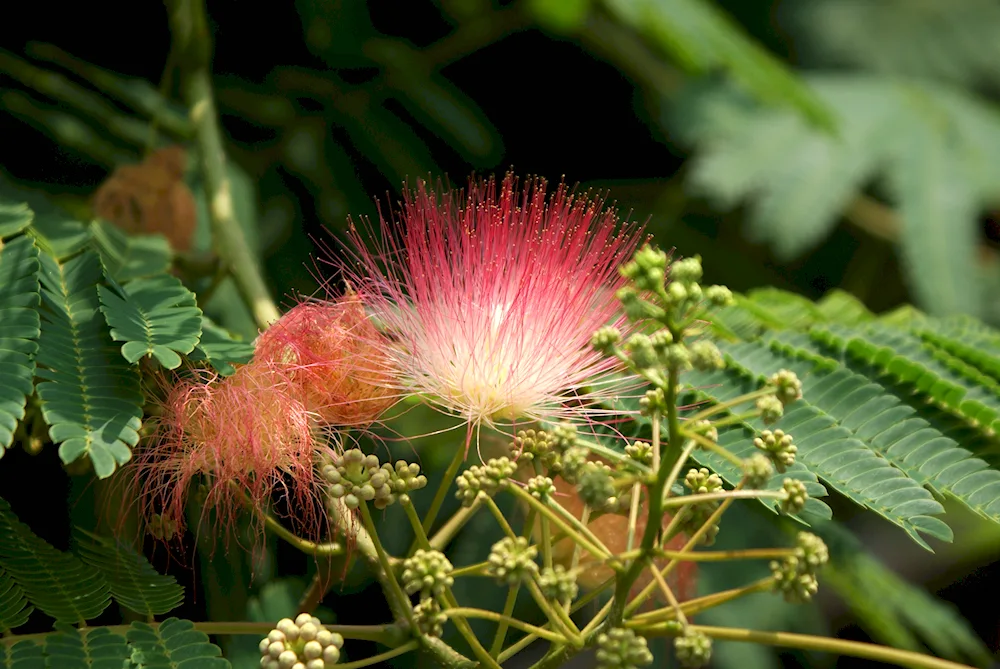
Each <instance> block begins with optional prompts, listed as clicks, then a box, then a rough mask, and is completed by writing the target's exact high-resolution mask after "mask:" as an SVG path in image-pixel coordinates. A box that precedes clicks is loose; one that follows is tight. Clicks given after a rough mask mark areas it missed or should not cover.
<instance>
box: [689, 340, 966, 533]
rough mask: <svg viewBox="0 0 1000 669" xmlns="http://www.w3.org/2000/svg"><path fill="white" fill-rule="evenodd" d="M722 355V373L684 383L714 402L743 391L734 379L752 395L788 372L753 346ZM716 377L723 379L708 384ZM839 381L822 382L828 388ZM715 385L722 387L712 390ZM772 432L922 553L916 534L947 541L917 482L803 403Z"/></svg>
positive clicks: (746, 451) (695, 375) (748, 449)
mask: <svg viewBox="0 0 1000 669" xmlns="http://www.w3.org/2000/svg"><path fill="white" fill-rule="evenodd" d="M723 352H724V353H725V354H726V356H727V362H728V365H727V369H726V370H723V371H722V372H719V373H716V374H704V373H700V372H692V373H690V374H689V375H688V378H687V379H686V380H687V381H689V382H691V383H693V384H695V385H696V386H698V387H700V388H702V389H703V390H702V391H701V392H703V393H705V394H706V395H708V396H710V397H715V398H717V399H719V400H724V399H728V398H729V397H728V396H729V395H732V396H735V395H737V394H738V393H736V392H733V391H732V390H730V389H731V388H733V387H734V386H737V387H738V386H739V385H742V384H739V383H738V377H739V376H744V377H746V378H748V379H750V380H752V383H751V384H749V386H746V385H744V387H743V389H752V388H753V387H754V386H755V385H756V383H759V381H760V380H761V379H762V378H764V377H767V376H770V375H771V374H773V373H774V372H777V371H778V370H779V369H782V368H783V367H788V366H789V365H788V361H787V360H785V359H782V358H780V357H779V356H777V355H775V353H774V352H773V351H771V349H770V348H769V347H767V346H766V345H764V344H760V343H756V342H747V343H740V344H729V345H725V346H724V347H723ZM801 371H803V372H805V371H807V370H805V369H803V370H801ZM719 376H721V377H722V378H711V379H710V378H709V377H719ZM839 380H840V379H838V378H833V379H825V381H826V382H827V383H828V384H829V385H832V386H835V385H836V384H837V382H838V381H839ZM720 381H721V382H722V383H723V384H724V385H722V386H720V387H713V386H714V385H715V384H717V383H719V382H720ZM810 382H811V383H812V384H813V385H819V386H820V387H819V388H818V389H817V392H819V393H821V394H822V393H827V392H830V387H828V386H823V385H820V384H819V383H818V380H817V379H813V378H807V379H806V380H804V381H803V388H805V387H806V385H807V384H809V383H810ZM751 425H752V426H753V427H754V428H756V429H762V428H763V424H760V423H759V421H751ZM776 427H779V428H781V429H782V430H784V431H786V432H789V433H791V434H792V435H794V437H795V444H796V445H797V446H798V458H797V461H798V462H801V464H802V465H803V466H804V467H806V468H808V470H809V471H810V472H811V473H813V474H814V475H815V476H817V477H819V479H820V480H821V481H823V482H824V483H826V484H827V485H828V486H830V487H831V488H833V489H836V490H837V491H838V492H840V493H841V494H843V495H845V496H846V497H848V498H849V499H851V500H852V501H854V502H855V503H857V504H859V505H860V506H862V507H865V508H868V509H871V510H872V511H874V512H875V513H878V514H879V515H880V516H882V517H883V518H885V519H887V520H889V521H890V522H892V523H894V524H896V525H898V526H899V527H901V528H903V529H904V530H905V531H906V532H907V534H909V535H910V537H911V538H912V539H913V540H914V541H916V542H917V543H918V544H920V545H921V546H923V547H925V548H928V549H930V546H929V545H928V544H927V542H926V540H925V539H924V538H923V537H922V536H921V534H927V535H929V536H933V537H935V538H938V539H941V540H943V541H950V540H951V537H952V534H951V530H950V528H949V527H948V526H947V525H946V524H945V523H944V522H943V521H941V520H939V519H937V518H934V517H933V516H934V515H936V514H940V513H943V512H944V508H943V507H942V506H941V504H940V503H939V502H938V501H937V500H935V499H934V498H933V497H932V495H931V494H930V493H929V492H928V491H927V490H926V489H924V488H923V487H922V486H921V484H920V482H918V481H915V480H913V479H911V478H909V477H908V476H907V475H906V474H905V473H904V472H902V471H900V470H898V469H896V468H894V467H893V466H892V465H891V464H890V463H889V462H888V461H887V460H886V459H885V458H883V457H882V456H881V455H880V454H878V453H876V452H875V451H874V450H873V449H872V448H870V447H869V445H868V444H866V443H865V442H864V441H862V440H861V439H858V438H857V436H855V435H854V434H853V433H852V432H851V431H850V430H848V429H847V428H845V427H843V426H841V425H838V423H837V420H836V419H834V418H833V417H831V416H830V415H829V414H827V413H825V412H824V411H822V410H821V409H820V408H818V407H817V406H815V405H813V404H812V403H810V402H809V401H808V400H807V399H805V398H804V399H802V400H799V401H798V402H795V403H794V404H791V405H789V406H788V407H787V408H786V411H785V416H784V417H783V418H782V419H781V421H780V422H779V423H778V424H777V426H776ZM719 437H720V439H719V443H720V444H722V445H725V446H727V447H729V444H723V439H722V434H720V435H719ZM743 442H745V445H744V444H743V443H742V442H741V445H742V448H741V449H740V450H735V449H733V450H734V453H736V455H739V456H741V457H747V456H749V455H750V454H751V453H752V452H753V446H752V445H751V444H750V443H749V438H748V437H744V439H743ZM730 448H732V447H730ZM776 478H779V479H780V478H781V477H776Z"/></svg>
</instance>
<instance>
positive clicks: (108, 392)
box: [36, 251, 142, 478]
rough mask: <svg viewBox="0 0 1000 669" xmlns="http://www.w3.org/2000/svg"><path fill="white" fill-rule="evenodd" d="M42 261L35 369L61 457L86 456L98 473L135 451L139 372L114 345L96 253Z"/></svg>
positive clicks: (139, 413) (44, 412) (45, 257)
mask: <svg viewBox="0 0 1000 669" xmlns="http://www.w3.org/2000/svg"><path fill="white" fill-rule="evenodd" d="M40 261H41V267H42V274H41V280H42V301H43V307H44V309H43V312H42V333H41V337H40V340H39V342H40V343H39V351H38V357H37V361H38V365H39V369H38V370H37V372H36V375H37V376H38V377H39V378H40V379H41V380H42V381H41V383H39V384H38V396H39V397H40V398H41V400H42V415H43V416H44V417H45V421H46V422H47V423H48V424H49V436H50V437H51V438H52V441H53V442H55V443H57V444H60V446H59V456H60V458H62V460H63V462H66V463H69V462H73V461H74V460H76V459H77V458H79V457H81V456H83V455H89V456H90V460H91V462H92V463H93V465H94V471H95V472H96V473H97V475H98V476H99V477H101V478H106V477H108V476H110V475H111V474H112V473H113V472H114V471H115V469H116V468H117V466H118V465H120V464H123V463H125V462H127V461H128V460H129V458H130V457H131V456H132V451H131V450H130V448H129V447H130V446H135V444H136V443H137V442H138V440H139V433H138V429H139V427H140V426H141V417H142V394H141V393H140V390H139V382H138V375H137V374H136V372H135V370H134V369H131V368H130V367H129V366H128V365H127V364H126V363H125V361H124V360H122V359H121V356H120V355H118V352H117V351H115V350H114V348H113V346H112V344H111V341H110V338H109V337H108V334H107V329H106V326H105V323H104V319H103V318H101V314H100V311H99V310H100V302H99V301H98V295H97V284H98V283H99V282H100V281H101V278H102V276H103V270H102V267H101V261H100V259H99V258H98V257H97V255H96V254H95V253H93V252H91V251H88V252H85V253H83V254H81V255H78V256H76V257H74V258H72V259H71V260H68V261H66V262H65V263H64V264H60V263H58V262H57V261H56V260H54V259H53V258H52V257H50V256H48V255H47V254H44V253H43V254H42V255H41V256H40Z"/></svg>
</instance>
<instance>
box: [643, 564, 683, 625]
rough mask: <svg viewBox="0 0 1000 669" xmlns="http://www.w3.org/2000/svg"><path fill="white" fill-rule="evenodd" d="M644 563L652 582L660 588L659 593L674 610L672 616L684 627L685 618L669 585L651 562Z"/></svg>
mask: <svg viewBox="0 0 1000 669" xmlns="http://www.w3.org/2000/svg"><path fill="white" fill-rule="evenodd" d="M646 563H647V565H648V568H649V571H651V572H652V574H653V580H654V581H656V584H657V585H658V586H660V591H661V592H662V593H663V596H664V597H666V598H667V603H668V604H670V607H671V608H672V609H673V610H674V614H675V615H676V616H677V619H678V620H679V621H681V622H682V623H684V624H685V625H686V624H687V616H685V615H684V611H683V610H682V609H681V605H680V603H679V602H678V601H677V597H675V596H674V591H673V590H671V589H670V586H669V585H667V579H665V578H663V575H662V574H660V570H659V569H657V568H656V564H654V563H653V561H652V560H646Z"/></svg>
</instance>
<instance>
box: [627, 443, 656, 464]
mask: <svg viewBox="0 0 1000 669" xmlns="http://www.w3.org/2000/svg"><path fill="white" fill-rule="evenodd" d="M625 455H627V456H629V457H630V458H631V459H633V460H635V461H636V462H641V463H642V464H644V465H651V464H653V445H652V444H647V443H645V442H641V441H636V442H634V443H632V444H630V445H628V446H626V447H625Z"/></svg>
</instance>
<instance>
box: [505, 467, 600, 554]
mask: <svg viewBox="0 0 1000 669" xmlns="http://www.w3.org/2000/svg"><path fill="white" fill-rule="evenodd" d="M507 490H508V491H509V492H510V493H511V494H513V495H514V496H515V497H520V498H521V499H522V500H524V501H525V503H527V504H528V505H529V506H531V508H533V509H535V510H537V511H538V513H539V514H541V515H543V516H546V517H547V518H548V519H549V520H551V521H552V522H553V523H554V524H555V525H557V526H558V527H559V529H561V530H562V531H563V532H564V533H565V534H566V536H568V537H571V538H572V540H573V541H574V542H576V543H578V544H580V545H581V546H582V547H583V548H585V549H586V550H587V552H588V553H590V554H591V555H593V556H594V557H599V558H602V559H608V558H610V557H611V552H610V551H609V550H608V549H607V548H605V547H603V546H602V547H600V548H599V547H598V546H597V545H595V544H594V543H593V542H591V540H590V539H589V538H587V537H585V536H583V535H582V534H581V532H578V531H577V530H576V529H575V528H573V527H571V526H570V524H569V523H567V522H566V521H565V520H563V519H562V518H560V517H559V516H558V515H556V513H555V512H554V511H553V508H557V509H560V510H564V509H562V507H560V506H554V507H549V506H547V505H545V504H542V502H540V501H539V500H537V499H535V498H534V497H532V496H531V494H530V493H529V492H528V491H527V490H523V489H522V488H520V487H519V486H516V485H509V486H507ZM567 515H569V516H570V517H571V518H572V515H571V514H569V513H568V512H567ZM573 520H575V521H576V518H573ZM577 522H579V521H577Z"/></svg>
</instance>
